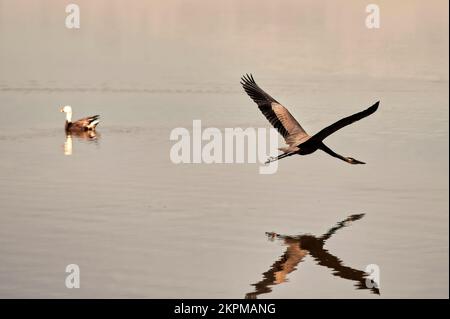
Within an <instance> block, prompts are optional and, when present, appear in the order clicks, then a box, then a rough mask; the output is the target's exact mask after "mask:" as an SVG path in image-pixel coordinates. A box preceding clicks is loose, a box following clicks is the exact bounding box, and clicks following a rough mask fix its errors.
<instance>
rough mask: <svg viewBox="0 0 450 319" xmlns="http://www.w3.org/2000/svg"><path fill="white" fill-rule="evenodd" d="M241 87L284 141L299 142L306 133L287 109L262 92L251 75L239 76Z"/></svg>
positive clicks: (289, 142) (292, 144) (294, 143)
mask: <svg viewBox="0 0 450 319" xmlns="http://www.w3.org/2000/svg"><path fill="white" fill-rule="evenodd" d="M241 80H242V82H241V84H242V87H243V88H244V90H245V92H247V94H248V95H249V96H250V97H251V98H252V100H253V101H255V103H256V104H258V108H259V109H260V110H261V112H262V113H263V114H264V116H265V117H266V119H267V120H268V121H269V122H270V124H272V126H273V127H274V128H276V129H277V131H278V133H280V134H281V135H282V136H283V138H284V140H285V141H286V143H287V144H288V145H291V146H296V145H298V144H300V141H302V140H303V139H304V138H305V137H308V134H307V133H306V132H305V130H304V129H303V128H302V127H301V126H300V124H299V123H298V122H297V120H296V119H295V118H294V117H293V116H292V115H291V113H289V111H288V110H287V109H286V108H285V107H284V106H283V105H281V104H280V103H279V102H277V101H276V100H275V99H274V98H273V97H271V96H270V95H269V94H267V93H266V92H264V91H263V90H262V89H261V88H260V87H259V86H258V84H256V82H255V80H254V79H253V76H252V75H251V74H250V75H248V74H246V75H245V76H243V77H242V78H241Z"/></svg>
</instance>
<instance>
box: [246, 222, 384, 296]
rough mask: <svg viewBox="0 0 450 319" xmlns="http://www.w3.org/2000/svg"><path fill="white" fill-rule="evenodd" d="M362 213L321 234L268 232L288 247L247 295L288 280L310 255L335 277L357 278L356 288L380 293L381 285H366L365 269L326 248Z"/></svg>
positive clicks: (269, 290) (261, 292)
mask: <svg viewBox="0 0 450 319" xmlns="http://www.w3.org/2000/svg"><path fill="white" fill-rule="evenodd" d="M363 216H364V214H358V215H351V216H349V217H347V218H346V219H345V220H343V221H341V222H339V223H337V224H336V226H334V227H333V228H331V229H330V230H328V232H327V233H325V234H324V235H322V236H320V237H315V236H313V235H300V236H284V235H279V234H276V233H266V234H267V235H268V237H269V239H271V240H273V239H274V238H278V239H280V240H283V241H284V244H285V245H286V246H287V248H286V251H285V253H284V254H283V255H282V256H281V257H280V258H279V259H278V260H277V261H275V262H274V263H273V265H272V267H271V268H270V269H269V270H268V271H266V272H265V273H263V277H264V278H263V279H262V280H261V281H259V282H257V283H255V284H253V285H252V286H254V287H255V291H254V292H250V293H248V294H247V295H246V296H245V297H246V298H247V299H253V298H256V297H257V296H258V295H261V294H265V293H269V292H271V291H272V289H271V288H270V286H274V285H278V284H281V283H283V282H285V281H286V277H287V275H288V274H289V273H291V272H292V271H294V270H296V269H297V268H296V267H297V265H298V264H299V263H300V262H301V261H303V258H305V256H307V255H308V254H309V255H311V257H313V259H314V260H315V261H316V263H317V264H318V265H321V266H325V267H327V268H330V269H331V270H332V274H333V275H334V276H338V277H341V278H343V279H347V280H352V281H356V287H357V289H370V290H371V292H372V293H375V294H379V293H380V292H379V289H378V288H375V287H374V288H368V287H367V286H366V277H367V275H368V274H367V273H366V272H364V271H362V270H358V269H354V268H351V267H347V266H344V265H343V262H342V260H340V259H339V258H337V257H336V256H333V255H332V254H330V253H329V252H328V251H327V250H326V249H324V248H323V246H324V244H325V241H326V240H327V239H329V238H330V237H331V236H332V235H333V234H334V233H335V232H336V231H338V230H339V229H341V228H343V227H346V226H348V225H349V223H350V222H352V221H355V220H358V219H361V218H362V217H363Z"/></svg>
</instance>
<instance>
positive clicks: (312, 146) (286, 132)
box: [241, 74, 380, 164]
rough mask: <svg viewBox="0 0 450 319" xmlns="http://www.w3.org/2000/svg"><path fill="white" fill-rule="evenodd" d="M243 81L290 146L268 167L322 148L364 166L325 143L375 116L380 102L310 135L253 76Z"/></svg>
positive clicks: (247, 76)
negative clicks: (361, 121)
mask: <svg viewBox="0 0 450 319" xmlns="http://www.w3.org/2000/svg"><path fill="white" fill-rule="evenodd" d="M241 80H242V82H241V84H242V86H243V88H244V90H245V92H247V94H248V95H249V96H250V97H251V98H252V99H253V101H255V103H256V104H258V108H259V109H260V110H261V112H262V113H263V114H264V116H265V117H266V119H267V120H269V122H270V124H272V125H273V127H275V128H276V129H277V130H278V133H280V134H281V135H282V136H283V138H284V140H285V141H286V144H287V145H288V146H287V147H283V148H280V149H279V150H280V151H282V152H283V154H281V155H278V156H277V157H271V158H269V159H268V160H267V162H266V164H267V163H270V162H273V161H276V160H279V159H282V158H285V157H287V156H291V155H294V154H298V155H307V154H311V153H314V152H315V151H317V150H319V149H320V150H322V151H324V152H325V153H328V154H329V155H331V156H333V157H336V158H339V159H341V160H343V161H345V162H347V163H350V164H365V163H364V162H361V161H358V160H356V159H354V158H353V157H345V156H342V155H340V154H337V153H335V152H334V151H333V150H331V149H330V148H328V147H327V146H326V145H325V144H324V143H323V140H324V139H325V138H326V137H328V136H329V135H331V134H333V133H334V132H336V131H337V130H340V129H341V128H343V127H345V126H347V125H350V124H352V123H353V122H356V121H359V120H360V119H362V118H365V117H366V116H369V115H370V114H372V113H374V112H375V111H376V110H377V109H378V105H379V104H380V101H378V102H376V103H375V104H374V105H372V106H371V107H369V108H368V109H366V110H364V111H361V112H359V113H355V114H353V115H350V116H348V117H345V118H343V119H341V120H339V121H337V122H336V123H334V124H331V125H330V126H327V127H326V128H324V129H322V130H321V131H320V132H319V133H317V134H315V135H313V136H310V135H308V134H307V133H306V132H305V130H304V129H303V128H302V127H301V126H300V124H299V123H298V122H297V120H296V119H295V118H294V117H293V116H292V115H291V113H289V111H288V110H287V109H286V108H285V107H284V106H283V105H281V104H280V103H279V102H277V101H276V100H275V99H274V98H272V97H271V96H270V95H269V94H267V93H266V92H264V90H262V89H261V88H260V87H259V86H258V84H256V82H255V80H254V79H253V76H252V75H251V74H250V75H248V74H246V75H245V76H243V77H242V78H241Z"/></svg>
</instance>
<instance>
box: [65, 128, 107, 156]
mask: <svg viewBox="0 0 450 319" xmlns="http://www.w3.org/2000/svg"><path fill="white" fill-rule="evenodd" d="M99 136H100V134H98V133H97V132H95V131H93V130H88V131H79V132H77V131H74V132H66V141H65V142H64V155H72V153H73V137H75V138H78V139H80V140H85V141H97V139H98V138H99Z"/></svg>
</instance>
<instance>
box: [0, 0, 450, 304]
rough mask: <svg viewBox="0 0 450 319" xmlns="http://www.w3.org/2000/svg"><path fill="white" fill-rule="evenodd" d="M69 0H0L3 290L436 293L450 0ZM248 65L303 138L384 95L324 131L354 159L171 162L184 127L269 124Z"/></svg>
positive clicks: (441, 274) (15, 293)
mask: <svg viewBox="0 0 450 319" xmlns="http://www.w3.org/2000/svg"><path fill="white" fill-rule="evenodd" d="M76 3H78V4H79V5H80V8H81V28H80V29H79V30H69V29H66V28H65V26H64V19H65V16H66V13H65V11H64V8H65V7H64V5H63V4H61V3H60V2H59V1H33V2H32V3H30V2H28V1H23V0H21V1H12V0H0V48H1V50H0V114H1V116H0V154H1V161H0V180H1V184H0V255H1V256H2V257H1V262H0V297H3V298H11V297H20V298H23V297H25V298H29V297H38V298H48V297H50V298H53V297H56V298H81V297H87V298H113V297H125V298H131V297H137V298H245V297H247V298H249V297H257V298H316V297H319V298H432V297H438V298H444V297H445V298H448V282H449V278H448V276H449V275H448V274H449V264H448V260H449V259H448V257H449V253H448V252H449V247H448V242H449V228H448V227H449V226H448V223H449V211H448V210H449V200H448V190H449V180H448V174H449V170H448V163H449V158H448V151H449V149H448V144H449V130H448V128H449V122H448V118H449V109H448V101H449V94H448V2H446V1H434V2H433V3H432V4H431V3H428V2H426V1H410V2H408V6H407V7H404V6H403V5H401V4H400V3H397V2H396V3H395V4H394V3H392V2H391V1H379V3H380V8H381V17H382V20H381V28H380V29H378V30H368V29H367V28H366V27H365V26H364V19H365V17H366V15H367V13H365V6H366V2H365V1H354V2H352V3H351V4H350V2H349V3H348V4H345V5H342V4H339V5H338V4H336V3H335V2H334V1H323V2H321V3H320V4H318V3H316V2H315V1H312V0H311V1H309V0H308V1H306V0H305V1H287V0H286V1H280V2H276V3H275V2H273V1H262V2H261V1H256V0H252V1H245V2H244V3H241V2H237V1H227V2H226V3H220V2H215V1H211V2H209V1H208V2H207V1H190V2H184V1H168V2H167V1H151V2H148V3H145V2H141V1H127V2H125V1H106V0H105V1H95V4H93V3H92V2H91V1H87V0H83V1H77V2H76ZM246 72H252V73H253V74H254V76H255V79H256V81H257V82H258V83H259V85H260V86H261V87H262V88H263V89H265V90H266V91H267V92H268V93H270V94H271V95H272V96H274V97H275V98H276V99H277V100H279V101H280V102H282V103H283V104H284V105H285V106H287V107H288V108H289V109H290V110H291V112H292V113H293V115H294V116H295V117H296V118H297V119H298V120H299V122H300V123H301V124H302V126H303V127H304V128H305V130H306V131H307V132H309V133H311V134H314V133H316V132H318V131H319V130H320V129H322V128H323V127H325V126H327V125H329V124H331V123H333V122H334V121H336V120H338V119H340V118H342V117H344V116H347V115H350V114H352V113H355V112H357V111H360V110H362V109H363V108H366V107H368V106H370V105H372V104H373V103H374V102H376V101H377V100H380V101H381V104H380V108H379V110H378V111H377V112H376V113H375V114H374V115H372V116H370V117H368V118H366V119H363V120H361V121H360V122H358V123H355V124H353V125H352V126H349V127H347V128H345V129H343V130H341V131H339V132H337V133H336V134H334V135H333V136H330V137H329V138H328V139H327V140H326V142H327V145H329V146H330V147H332V148H333V149H335V150H336V151H337V152H339V153H342V154H344V155H348V156H353V157H355V158H357V159H359V160H362V161H365V162H367V165H348V164H346V163H344V162H342V161H339V160H336V159H334V158H332V157H330V156H328V155H327V154H325V153H323V152H316V153H314V154H312V155H310V156H305V157H300V156H297V157H295V156H294V157H290V158H287V159H283V160H282V161H280V162H279V166H278V171H277V172H276V174H272V175H260V174H259V173H258V168H259V164H210V165H207V164H178V165H176V164H173V163H172V162H171V160H170V158H169V152H170V149H171V147H172V145H173V144H174V142H173V141H170V140H169V135H170V132H171V131H172V130H173V129H174V128H177V127H185V128H187V129H188V130H192V121H193V120H196V119H200V120H202V124H203V126H204V127H217V128H219V129H220V130H224V129H225V128H230V127H242V128H247V127H254V128H259V127H262V128H268V127H269V123H268V122H267V121H266V120H265V118H264V117H263V116H262V115H261V114H260V112H259V110H258V109H257V106H256V105H255V104H254V103H253V102H252V101H251V100H250V99H249V97H248V96H247V95H246V94H245V92H244V91H243V90H242V88H241V87H240V85H239V78H240V76H241V75H242V74H243V73H246ZM61 105H71V106H72V107H73V109H74V118H80V117H83V116H87V115H94V114H100V115H101V120H102V122H101V123H100V125H99V126H98V133H99V135H98V136H97V138H95V139H90V140H86V139H80V138H76V137H72V140H71V141H67V139H66V136H65V133H64V116H63V115H62V114H61V113H60V112H59V108H60V106H61ZM70 143H71V144H72V145H71V152H69V144H70ZM68 153H71V154H70V155H69V154H68ZM362 214H364V215H362ZM266 232H269V234H266ZM271 232H275V233H277V234H281V235H280V236H276V235H274V234H270V233H271ZM326 234H328V235H326ZM68 264H77V265H79V267H80V270H81V288H80V289H67V288H66V287H65V278H66V275H67V273H65V268H66V266H67V265H68ZM369 264H376V265H378V267H379V269H380V280H381V287H380V292H381V294H380V295H378V294H376V293H374V292H375V291H374V290H370V289H358V287H359V286H360V285H361V284H362V283H361V281H360V279H361V278H362V277H361V276H362V272H363V271H364V270H365V268H366V266H367V265H369ZM359 288H361V287H359Z"/></svg>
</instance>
